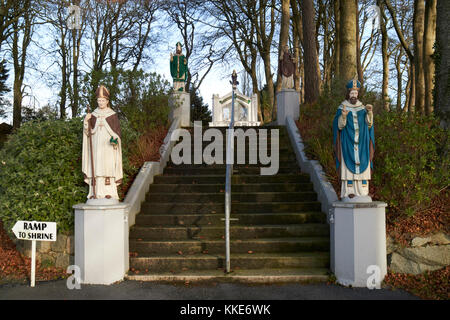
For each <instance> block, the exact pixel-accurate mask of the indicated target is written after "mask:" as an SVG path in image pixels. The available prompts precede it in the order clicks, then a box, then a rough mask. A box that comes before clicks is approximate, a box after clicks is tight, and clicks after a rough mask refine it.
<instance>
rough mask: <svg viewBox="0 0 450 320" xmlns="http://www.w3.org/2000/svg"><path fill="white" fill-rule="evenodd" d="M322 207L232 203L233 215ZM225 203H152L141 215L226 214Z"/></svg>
mask: <svg viewBox="0 0 450 320" xmlns="http://www.w3.org/2000/svg"><path fill="white" fill-rule="evenodd" d="M320 209H321V205H320V202H318V201H309V202H267V203H252V202H238V203H232V205H231V213H254V212H262V213H269V212H274V213H276V212H299V211H320ZM224 212H225V207H224V204H223V203H213V202H209V203H186V202H177V203H171V202H168V203H165V202H158V203H153V202H152V203H150V202H144V203H142V206H141V213H151V214H163V213H172V214H187V213H224Z"/></svg>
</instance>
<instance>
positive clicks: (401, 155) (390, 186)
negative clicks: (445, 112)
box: [373, 112, 450, 215]
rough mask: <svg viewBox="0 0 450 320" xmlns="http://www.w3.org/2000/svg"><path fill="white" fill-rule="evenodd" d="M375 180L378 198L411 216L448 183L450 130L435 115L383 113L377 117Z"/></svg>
mask: <svg viewBox="0 0 450 320" xmlns="http://www.w3.org/2000/svg"><path fill="white" fill-rule="evenodd" d="M375 121H376V122H375V144H376V147H375V158H374V168H375V171H374V174H373V183H374V184H375V186H376V188H377V197H378V198H379V199H381V200H383V201H386V202H387V203H388V204H389V206H390V207H391V208H392V209H394V210H395V211H398V210H401V211H403V212H405V213H406V214H408V215H412V214H414V213H415V212H416V211H418V210H420V209H423V208H424V207H425V206H427V205H428V204H429V203H430V201H431V199H432V198H433V197H434V196H436V195H437V194H438V193H439V191H441V190H443V189H444V188H446V187H448V186H449V163H450V161H449V158H448V157H447V156H441V155H440V152H439V147H440V146H443V144H444V143H448V141H449V140H448V136H447V137H446V135H448V132H445V131H444V130H442V129H441V128H440V127H439V123H438V121H437V120H436V119H434V118H433V117H425V116H422V115H417V114H415V115H407V114H404V113H397V112H382V113H380V114H379V115H378V116H377V118H376V119H375Z"/></svg>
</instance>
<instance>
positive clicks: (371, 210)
mask: <svg viewBox="0 0 450 320" xmlns="http://www.w3.org/2000/svg"><path fill="white" fill-rule="evenodd" d="M386 206H387V204H386V203H384V202H371V203H349V202H346V203H344V202H341V201H339V202H334V203H333V207H334V208H335V209H334V262H335V266H334V273H335V275H336V278H337V281H338V282H339V283H340V284H342V285H345V286H349V285H351V286H353V287H367V280H368V279H369V277H370V279H369V280H370V281H371V283H373V280H377V281H375V282H376V283H381V281H383V279H384V277H385V275H386V273H387V261H386V221H385V207H386ZM371 266H374V267H371ZM369 267H370V268H369ZM368 268H369V269H368ZM375 269H376V270H378V271H379V272H378V271H374V270H375ZM376 277H378V278H379V279H376Z"/></svg>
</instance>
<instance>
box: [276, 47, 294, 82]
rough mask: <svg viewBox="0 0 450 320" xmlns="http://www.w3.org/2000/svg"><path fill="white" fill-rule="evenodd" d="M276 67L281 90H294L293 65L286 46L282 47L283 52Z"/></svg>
mask: <svg viewBox="0 0 450 320" xmlns="http://www.w3.org/2000/svg"><path fill="white" fill-rule="evenodd" d="M278 65H279V67H278V72H279V73H280V75H281V89H292V88H294V72H295V63H294V59H293V58H292V55H291V53H290V52H289V47H288V46H287V45H285V46H284V47H283V51H282V52H281V53H280V59H279V62H278Z"/></svg>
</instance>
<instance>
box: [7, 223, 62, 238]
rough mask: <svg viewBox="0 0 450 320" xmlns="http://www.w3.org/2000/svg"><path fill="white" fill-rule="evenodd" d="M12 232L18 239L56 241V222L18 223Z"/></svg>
mask: <svg viewBox="0 0 450 320" xmlns="http://www.w3.org/2000/svg"><path fill="white" fill-rule="evenodd" d="M12 231H13V232H14V234H15V236H16V237H17V239H22V240H38V241H56V222H44V221H17V222H16V224H15V225H14V227H13V228H12Z"/></svg>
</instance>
